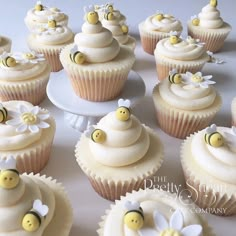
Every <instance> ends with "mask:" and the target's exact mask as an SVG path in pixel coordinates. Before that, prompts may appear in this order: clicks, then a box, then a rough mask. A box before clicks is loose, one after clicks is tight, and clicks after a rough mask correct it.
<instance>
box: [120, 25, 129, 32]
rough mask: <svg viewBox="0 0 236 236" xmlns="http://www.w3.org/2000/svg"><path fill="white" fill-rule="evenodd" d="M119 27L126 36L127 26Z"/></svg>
mask: <svg viewBox="0 0 236 236" xmlns="http://www.w3.org/2000/svg"><path fill="white" fill-rule="evenodd" d="M120 27H121V31H122V32H123V34H128V33H129V27H128V25H125V24H123V25H121V26H120Z"/></svg>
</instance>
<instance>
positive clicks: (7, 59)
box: [0, 52, 16, 67]
mask: <svg viewBox="0 0 236 236" xmlns="http://www.w3.org/2000/svg"><path fill="white" fill-rule="evenodd" d="M0 58H1V63H2V65H4V66H5V67H14V66H16V59H15V58H14V57H12V56H11V55H10V54H9V53H6V52H4V53H3V54H2V55H1V57H0Z"/></svg>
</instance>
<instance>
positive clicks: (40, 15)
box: [25, 1, 68, 31]
mask: <svg viewBox="0 0 236 236" xmlns="http://www.w3.org/2000/svg"><path fill="white" fill-rule="evenodd" d="M51 16H52V17H53V18H54V19H55V20H56V22H57V24H58V25H62V26H67V24H68V16H67V15H66V14H65V13H63V12H62V11H61V10H60V9H58V8H56V7H47V6H44V5H43V4H42V3H41V1H37V2H36V4H35V6H34V8H32V9H30V10H29V11H28V12H27V15H26V17H25V24H26V26H27V27H28V29H29V30H30V31H32V30H34V29H35V28H41V27H44V26H45V24H47V22H48V17H51Z"/></svg>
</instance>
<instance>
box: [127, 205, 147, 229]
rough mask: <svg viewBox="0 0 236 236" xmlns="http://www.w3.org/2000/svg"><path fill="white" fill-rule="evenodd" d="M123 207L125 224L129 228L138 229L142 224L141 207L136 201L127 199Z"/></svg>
mask: <svg viewBox="0 0 236 236" xmlns="http://www.w3.org/2000/svg"><path fill="white" fill-rule="evenodd" d="M125 208H126V209H127V212H126V213H125V215H124V223H125V225H126V226H127V227H128V228H129V229H131V230H135V231H138V230H140V229H141V228H142V227H143V224H144V215H143V209H142V208H141V207H140V204H139V203H138V202H130V201H127V202H126V203H125Z"/></svg>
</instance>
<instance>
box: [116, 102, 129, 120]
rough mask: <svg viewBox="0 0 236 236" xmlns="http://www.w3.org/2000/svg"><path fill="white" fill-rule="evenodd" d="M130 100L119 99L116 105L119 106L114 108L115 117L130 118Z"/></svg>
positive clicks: (120, 118)
mask: <svg viewBox="0 0 236 236" xmlns="http://www.w3.org/2000/svg"><path fill="white" fill-rule="evenodd" d="M130 105H131V103H130V100H128V99H126V100H124V99H122V98H121V99H119V100H118V106H119V108H117V109H116V118H117V119H118V120H120V121H127V120H129V118H130V115H131V111H130Z"/></svg>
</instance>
